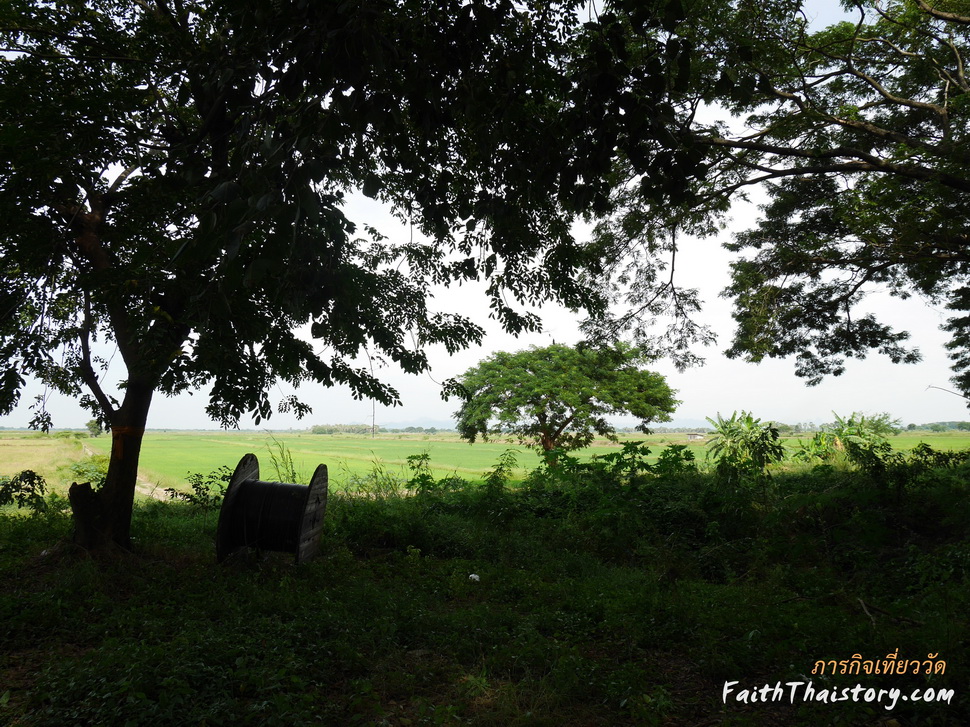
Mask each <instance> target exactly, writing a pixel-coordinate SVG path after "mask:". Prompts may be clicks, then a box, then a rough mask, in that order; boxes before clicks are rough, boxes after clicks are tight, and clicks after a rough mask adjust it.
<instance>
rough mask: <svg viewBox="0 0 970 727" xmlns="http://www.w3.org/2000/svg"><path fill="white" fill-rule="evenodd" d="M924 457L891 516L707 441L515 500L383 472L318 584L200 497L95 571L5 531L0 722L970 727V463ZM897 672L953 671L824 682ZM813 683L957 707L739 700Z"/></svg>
mask: <svg viewBox="0 0 970 727" xmlns="http://www.w3.org/2000/svg"><path fill="white" fill-rule="evenodd" d="M650 454H656V455H657V456H656V457H652V456H651V457H648V455H650ZM924 454H926V453H924ZM908 460H909V461H908V463H907V464H906V466H905V467H904V468H903V469H902V470H900V472H901V473H902V474H901V476H902V479H903V487H902V489H901V490H900V491H899V492H898V493H897V492H896V491H891V490H887V489H886V488H885V487H884V483H883V482H882V481H881V480H880V479H879V477H878V474H877V473H874V472H870V471H867V470H864V469H859V468H855V467H847V468H842V469H840V468H837V467H833V466H831V465H822V466H817V467H814V468H808V467H804V466H803V467H802V468H801V469H800V470H797V471H778V472H776V473H775V476H774V477H773V478H772V479H771V480H770V483H769V484H768V486H767V487H764V486H763V485H764V483H763V482H761V481H760V480H759V479H758V478H757V477H752V478H742V479H741V480H738V479H737V478H731V479H728V478H724V477H721V476H720V475H719V474H718V473H717V472H714V473H711V474H705V473H703V472H702V471H699V469H698V463H697V462H696V461H695V460H694V458H693V457H692V450H691V449H689V448H687V447H686V446H675V447H669V448H666V449H664V450H663V451H661V452H653V453H650V452H648V450H647V448H646V447H644V446H643V445H640V444H636V443H631V442H628V443H626V444H625V445H624V446H623V447H621V448H618V449H616V450H613V451H611V452H609V453H608V454H605V455H602V456H599V457H596V458H595V459H591V460H588V461H585V462H584V461H580V460H578V459H576V458H575V457H572V456H570V455H567V454H563V455H561V457H560V460H559V462H558V463H557V466H555V467H552V468H550V467H547V466H540V467H539V468H537V469H535V470H533V471H532V472H531V473H530V474H529V476H528V477H527V478H526V480H525V482H524V483H522V484H521V485H516V484H515V483H514V482H513V480H512V476H511V472H512V471H513V468H514V462H513V461H512V459H511V457H510V456H508V455H506V456H504V457H502V458H500V459H499V460H498V461H497V462H495V463H494V466H493V467H492V468H491V471H490V472H489V473H488V475H487V476H486V477H485V478H483V480H482V481H480V482H468V481H461V480H459V479H456V478H454V477H450V478H449V477H444V478H439V477H436V476H434V475H432V474H431V473H430V471H429V469H428V467H427V464H428V461H427V458H426V456H425V455H420V454H419V455H414V457H413V459H412V460H411V464H412V465H413V466H412V468H411V480H410V481H409V482H405V483H403V484H404V487H403V488H398V487H396V484H395V482H396V481H395V480H394V479H393V478H391V479H390V480H389V479H388V478H387V477H386V473H384V472H382V471H381V470H380V468H376V469H374V470H373V471H372V472H371V473H369V474H367V475H363V476H360V477H357V478H356V479H355V481H354V488H353V490H352V491H347V492H344V493H339V492H338V493H334V494H333V495H332V497H331V502H330V507H329V512H328V515H327V519H326V529H325V532H324V534H323V544H322V545H323V548H322V555H321V556H320V557H319V558H317V559H316V560H314V561H311V562H309V563H307V564H305V565H303V566H299V567H297V566H294V565H293V564H292V559H291V557H290V556H288V555H285V554H259V553H250V554H248V556H245V557H243V556H240V557H237V558H236V559H234V561H232V562H231V563H230V564H229V565H228V566H225V567H223V566H217V565H216V564H215V562H214V545H213V539H214V530H215V518H214V517H213V516H212V511H211V506H212V503H211V501H209V500H206V499H204V498H200V499H196V500H192V499H187V501H185V502H154V501H146V502H143V503H141V504H139V505H138V506H137V507H136V508H135V510H134V516H133V523H132V524H133V527H132V535H133V543H134V549H133V552H131V553H126V552H117V553H114V554H102V555H100V556H98V557H96V558H92V557H90V556H89V555H88V554H86V553H84V552H83V551H81V550H79V549H77V548H76V546H73V545H71V544H70V543H68V542H67V540H66V537H67V535H68V533H69V531H70V518H69V516H68V514H67V513H66V512H65V510H64V507H63V506H64V502H63V500H61V499H58V498H56V497H55V498H53V499H49V507H48V508H47V509H46V510H45V511H44V512H41V513H39V514H37V515H34V516H30V517H2V518H0V620H2V623H3V624H4V626H5V628H4V629H3V630H2V631H0V685H2V691H0V721H3V722H4V723H10V724H16V725H25V726H26V725H30V726H31V727H45V726H48V725H49V726H51V727H54V726H55V725H56V727H65V726H71V725H77V726H81V725H91V724H130V725H146V726H147V725H152V727H156V726H158V727H166V726H168V725H172V726H175V725H185V724H202V723H205V724H209V725H220V724H221V725H246V724H252V725H274V724H279V725H320V724H335V725H336V724H341V725H342V724H359V725H381V724H391V725H418V724H424V725H451V724H455V725H481V726H483V727H485V726H489V725H497V724H502V725H522V726H525V725H557V726H558V725H565V726H567V727H571V726H572V727H580V726H585V725H603V726H604V727H605V726H606V725H630V726H631V727H632V726H633V725H637V726H639V725H663V724H684V725H697V724H704V723H711V721H712V720H716V721H718V723H721V724H725V725H728V724H730V725H736V726H737V727H741V726H743V725H748V726H750V727H756V726H757V725H765V724H827V725H844V726H846V727H854V726H856V725H871V724H875V722H876V720H878V719H880V718H885V719H895V720H896V721H897V723H898V724H901V725H917V724H918V725H921V726H923V727H933V726H942V725H959V724H966V722H967V720H968V719H970V694H968V693H967V692H966V689H965V685H966V680H965V679H964V678H963V674H964V671H963V665H964V664H966V663H967V660H968V659H970V646H968V645H970V624H968V622H967V620H966V617H965V615H966V613H967V611H968V608H970V588H968V579H970V548H968V545H967V543H968V542H970V491H968V485H967V482H968V479H970V469H968V468H970V463H968V462H967V461H965V457H954V458H945V457H944V458H942V459H940V460H939V461H937V462H930V460H929V459H926V458H924V461H923V463H922V464H919V465H918V464H917V463H916V461H915V459H914V458H912V457H910V458H908ZM960 460H964V461H960ZM903 470H905V471H903ZM220 482H221V477H220V476H219V474H218V473H214V476H212V477H209V478H206V477H200V478H199V480H198V485H199V488H198V490H197V492H196V493H195V494H196V495H206V496H208V495H212V494H218V489H219V483H220ZM753 483H757V484H758V486H757V487H756V488H755V487H751V486H749V485H751V484H753ZM405 491H408V492H416V493H417V494H414V495H412V496H404V492H405ZM58 540H60V542H59V543H57V541H58ZM893 653H896V654H898V656H899V659H901V660H902V659H906V660H908V659H917V660H925V659H926V658H927V656H926V655H927V654H935V655H937V657H938V659H939V660H943V661H945V662H946V664H947V667H946V671H945V673H944V674H942V675H932V676H930V677H926V676H924V675H919V676H913V675H906V676H896V675H893V676H886V675H883V676H866V675H862V676H850V675H844V676H840V675H836V676H834V677H828V676H825V677H822V676H819V675H815V676H812V671H813V669H814V668H815V663H816V661H818V660H836V661H839V660H849V659H850V658H851V657H852V655H853V654H859V655H860V656H861V657H862V658H863V659H868V660H876V659H884V658H885V655H887V654H893ZM808 679H811V680H813V682H814V683H815V685H816V687H822V686H823V685H824V686H825V687H836V688H841V687H846V686H849V687H851V686H853V685H855V684H856V683H862V684H865V685H867V686H872V687H876V688H887V689H888V688H891V687H898V688H903V689H905V690H907V691H906V692H905V693H909V690H911V689H916V688H926V687H932V688H934V689H953V690H954V696H953V699H952V701H951V702H950V703H948V704H947V703H944V704H927V703H915V702H902V701H900V702H899V703H898V704H897V705H896V706H895V708H894V709H893V710H891V711H889V710H887V709H885V708H884V707H885V705H867V704H865V703H864V702H860V703H852V702H851V701H849V702H842V703H840V704H837V705H833V704H801V703H795V704H794V705H792V704H790V703H788V702H787V701H785V702H778V703H768V704H754V705H747V706H745V705H737V704H730V703H729V704H727V705H725V704H722V702H721V693H722V689H723V686H724V683H725V682H726V681H728V680H740V682H741V684H742V685H751V686H760V685H762V684H765V683H770V684H774V683H775V682H776V681H781V682H782V683H785V682H787V681H806V680H808Z"/></svg>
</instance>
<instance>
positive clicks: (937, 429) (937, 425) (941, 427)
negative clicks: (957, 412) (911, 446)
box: [930, 422, 948, 434]
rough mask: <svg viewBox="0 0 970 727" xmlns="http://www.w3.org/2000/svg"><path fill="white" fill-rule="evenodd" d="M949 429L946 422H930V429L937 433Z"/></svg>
mask: <svg viewBox="0 0 970 727" xmlns="http://www.w3.org/2000/svg"><path fill="white" fill-rule="evenodd" d="M947 429H948V427H947V426H946V425H945V424H940V423H939V422H934V423H933V424H930V431H931V432H935V433H936V434H941V433H943V432H945V431H946V430H947Z"/></svg>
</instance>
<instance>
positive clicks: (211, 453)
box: [85, 432, 703, 489]
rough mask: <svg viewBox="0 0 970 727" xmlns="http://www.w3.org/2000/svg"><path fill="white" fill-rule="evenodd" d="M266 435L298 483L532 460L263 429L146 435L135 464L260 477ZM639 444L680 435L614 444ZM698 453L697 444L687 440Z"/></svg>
mask: <svg viewBox="0 0 970 727" xmlns="http://www.w3.org/2000/svg"><path fill="white" fill-rule="evenodd" d="M274 440H276V441H279V442H282V443H283V444H285V445H286V447H287V448H288V449H289V450H290V452H292V454H293V458H294V461H295V463H296V466H297V469H298V470H302V473H303V474H304V482H306V481H309V477H310V475H311V474H312V473H313V470H314V468H315V467H316V466H317V465H318V464H326V465H327V466H328V468H329V470H330V478H331V481H332V482H334V483H335V485H336V486H337V487H340V486H342V485H343V484H344V483H346V481H347V480H348V479H349V478H350V477H353V476H358V477H359V476H361V475H364V474H366V473H368V472H370V471H371V469H372V468H373V466H374V464H375V463H378V462H379V463H382V464H383V466H384V467H385V468H386V469H388V470H389V471H391V472H394V473H398V474H401V475H402V476H407V475H408V474H409V471H408V468H407V457H408V456H410V455H414V454H420V453H422V452H425V451H427V452H428V454H429V455H430V464H431V471H432V473H433V474H434V475H435V476H437V477H444V476H448V475H452V474H456V475H458V476H459V477H462V478H465V479H472V480H474V479H480V478H481V477H482V474H483V473H484V472H486V471H488V470H489V469H491V468H492V466H494V464H495V462H496V461H497V460H498V458H499V457H500V456H501V455H502V453H503V452H504V451H506V450H508V449H512V450H515V451H516V452H517V457H518V465H519V466H518V468H517V470H516V473H517V475H518V476H519V477H521V476H523V475H524V474H525V473H526V472H528V471H529V470H531V469H532V468H533V467H535V466H536V464H538V461H539V460H538V456H537V455H536V453H535V451H534V450H532V449H529V448H528V447H524V446H521V445H517V444H514V443H511V442H476V443H475V444H469V443H467V442H465V441H462V440H460V439H459V438H458V437H457V435H454V434H435V435H392V434H385V435H379V436H378V437H377V438H374V439H372V438H370V437H361V436H355V435H314V434H291V433H272V434H270V433H264V432H148V433H146V435H145V439H144V442H143V444H142V453H141V462H140V466H139V469H140V471H141V472H142V474H143V475H144V476H145V477H147V478H148V479H149V480H151V481H152V482H157V483H159V484H161V486H162V487H176V488H180V489H181V488H184V486H185V476H186V474H187V473H191V472H211V471H212V470H215V469H217V468H218V467H220V466H223V465H228V466H229V467H235V465H236V463H237V462H238V461H239V459H240V457H242V455H243V454H245V453H247V452H252V453H254V454H255V455H256V456H257V458H258V459H259V461H260V467H261V470H260V472H261V476H262V477H265V478H266V479H273V478H274V472H273V470H272V467H271V464H270V458H269V448H270V447H271V446H272V445H273V442H274ZM634 440H643V441H647V442H648V443H649V444H650V446H652V447H655V448H656V449H657V451H658V452H659V450H660V449H661V448H662V447H663V446H664V445H665V444H666V443H668V442H672V441H684V442H686V437H685V436H683V435H680V436H678V435H662V436H652V437H644V436H642V435H641V436H638V437H637V436H632V435H626V436H624V437H623V438H622V440H621V441H634ZM85 443H86V444H87V445H88V446H90V447H91V448H93V449H96V450H97V451H100V452H102V453H107V452H108V450H109V448H110V439H109V438H108V437H106V436H101V437H98V438H96V439H90V440H85ZM617 448H618V445H613V444H612V443H610V442H607V441H605V440H603V441H600V442H597V443H596V444H595V445H594V446H593V447H590V448H589V449H588V450H585V451H583V452H581V453H580V457H581V458H585V459H588V458H589V457H591V456H592V455H593V454H596V453H603V452H604V451H605V450H608V449H617ZM692 448H693V449H696V451H697V452H698V456H699V457H703V447H702V446H698V445H695V446H694V447H692Z"/></svg>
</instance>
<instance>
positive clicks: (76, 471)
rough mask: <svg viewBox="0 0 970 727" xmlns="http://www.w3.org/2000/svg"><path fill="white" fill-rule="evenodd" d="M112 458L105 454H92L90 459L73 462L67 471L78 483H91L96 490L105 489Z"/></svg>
mask: <svg viewBox="0 0 970 727" xmlns="http://www.w3.org/2000/svg"><path fill="white" fill-rule="evenodd" d="M109 466H110V457H108V455H105V454H92V455H90V456H88V457H85V458H83V459H80V460H78V461H77V462H72V463H71V464H69V465H68V467H67V469H68V471H69V472H70V473H71V477H73V478H74V480H75V481H76V482H90V483H91V486H92V487H93V488H94V489H96V490H97V489H100V488H102V487H104V482H105V480H106V479H107V476H108V467H109Z"/></svg>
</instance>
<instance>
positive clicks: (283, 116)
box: [0, 0, 609, 545]
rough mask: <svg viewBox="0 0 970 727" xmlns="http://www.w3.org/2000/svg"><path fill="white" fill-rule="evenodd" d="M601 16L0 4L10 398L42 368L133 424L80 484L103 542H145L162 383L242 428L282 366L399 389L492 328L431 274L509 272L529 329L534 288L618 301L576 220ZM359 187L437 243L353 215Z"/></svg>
mask: <svg viewBox="0 0 970 727" xmlns="http://www.w3.org/2000/svg"><path fill="white" fill-rule="evenodd" d="M580 32H586V31H580V29H579V24H578V22H577V19H576V14H575V12H574V4H573V3H568V2H567V3H564V4H562V5H551V4H548V3H540V4H536V5H535V6H534V7H533V6H532V5H531V4H518V3H512V2H509V1H507V0H475V2H472V3H465V2H461V1H460V0H446V1H445V2H441V1H440V0H434V2H431V1H429V0H381V1H377V2H369V1H366V2H360V3H302V2H282V3H280V2H276V1H274V2H268V1H266V0H253V1H247V2H230V1H228V0H198V1H195V2H187V1H185V0H145V1H144V2H141V1H139V2H136V3H128V2H119V1H118V0H84V1H81V0H70V1H68V0H63V1H60V0H56V1H55V2H39V1H38V0H13V2H9V3H5V4H4V6H3V9H2V10H0V37H2V39H3V42H2V49H3V51H4V52H3V55H2V57H0V188H2V195H0V211H2V213H3V218H4V220H5V224H4V225H3V227H2V230H0V275H2V283H3V284H2V285H0V353H2V355H3V358H4V359H5V360H6V361H7V362H8V363H7V366H6V367H5V369H4V371H3V375H2V377H0V411H3V412H9V411H10V410H11V408H12V407H13V406H14V405H16V403H17V401H18V399H19V396H20V391H21V388H22V386H23V383H24V380H25V377H26V376H33V377H36V378H39V379H40V380H41V381H43V382H45V383H46V384H47V385H49V386H51V387H53V388H54V389H57V390H60V391H62V392H64V393H67V394H69V395H72V396H76V397H78V398H79V399H80V401H81V402H82V404H84V405H85V406H86V407H88V408H89V409H90V410H91V411H92V412H93V413H94V414H95V415H96V416H97V417H98V418H99V419H100V420H101V421H103V422H104V423H105V425H106V426H108V427H109V428H110V429H111V431H112V436H113V455H112V459H111V469H110V470H109V473H108V478H107V482H106V484H105V485H104V487H103V488H102V489H101V490H100V491H99V492H90V491H88V492H87V493H85V492H84V491H83V490H81V489H77V490H76V491H75V492H74V494H73V495H72V503H73V505H74V508H75V516H76V520H77V521H79V522H81V521H83V522H87V523H88V524H89V525H90V528H88V535H87V536H86V537H85V538H82V539H85V540H86V541H87V542H89V543H92V544H93V543H95V542H96V541H98V540H99V539H100V540H104V539H105V538H107V539H113V540H115V541H116V542H118V543H121V544H123V545H124V544H126V543H127V538H128V535H127V533H128V523H129V521H130V509H131V499H132V497H133V492H134V484H135V476H136V471H137V460H138V452H139V447H140V442H141V437H142V433H143V430H144V426H145V422H146V420H147V416H148V411H149V408H150V405H151V400H152V397H153V395H154V394H155V393H156V392H161V393H163V394H175V393H178V392H182V391H186V390H197V389H199V388H201V387H203V386H205V385H207V384H209V385H211V395H210V401H209V405H208V413H209V415H210V416H211V417H213V418H214V419H215V420H217V421H218V422H220V423H221V424H223V425H224V426H232V425H234V424H236V423H237V422H238V420H239V418H240V417H241V416H244V415H246V414H250V415H252V416H254V417H255V420H256V422H257V423H259V421H260V420H261V419H265V418H267V417H268V416H270V415H271V413H272V411H273V404H272V402H271V400H270V392H271V391H272V389H273V387H274V385H275V384H276V382H278V381H286V382H289V383H291V384H294V385H299V384H301V383H307V382H309V383H312V384H318V385H324V386H330V385H335V384H342V385H346V386H349V387H350V389H351V390H352V391H353V392H354V394H355V395H356V396H360V397H373V398H376V399H378V400H380V401H382V402H386V403H395V402H397V400H398V396H397V392H395V391H394V390H393V389H391V388H390V387H388V386H387V385H385V384H384V383H382V382H381V381H380V380H379V379H377V378H375V377H374V376H373V375H372V374H371V372H370V371H369V370H368V369H367V368H365V367H362V366H360V365H359V364H357V363H356V362H355V357H356V356H358V355H363V354H364V353H367V354H369V355H372V356H373V357H376V358H386V359H389V360H390V361H392V362H394V363H396V364H397V365H399V366H400V367H402V368H403V369H404V370H406V371H410V372H420V371H423V370H425V369H426V368H427V365H428V361H427V356H426V347H427V346H428V345H430V344H436V343H437V344H443V345H444V346H445V347H447V349H448V350H451V351H454V350H456V349H458V348H460V347H462V346H464V345H467V344H469V343H472V342H477V341H478V340H480V338H481V335H482V329H481V328H480V327H479V325H478V324H477V323H476V322H474V321H472V320H469V319H467V318H463V317H460V316H457V315H454V314H452V313H449V312H447V311H442V310H436V309H435V308H434V307H433V305H432V304H431V302H429V300H430V298H431V288H432V286H433V285H438V284H447V283H460V282H464V281H469V280H484V281H487V283H488V296H489V302H490V311H491V314H492V315H493V316H495V317H497V318H498V319H499V320H500V321H501V322H502V323H503V325H504V326H505V328H506V329H507V330H510V331H516V332H518V331H527V330H533V329H535V328H536V327H537V326H538V323H539V321H538V318H537V317H536V315H535V314H534V313H533V312H532V311H531V310H530V308H531V307H532V306H534V305H535V304H536V303H538V302H540V301H546V300H558V301H560V302H562V303H563V304H565V305H567V306H569V307H573V308H578V307H583V306H585V307H588V308H592V309H595V308H596V307H597V306H598V305H599V304H600V300H599V295H598V292H597V290H596V287H595V286H591V285H589V284H588V283H586V282H585V281H584V280H583V279H581V277H580V273H581V272H582V271H584V270H593V271H594V272H595V270H596V267H597V266H596V261H597V259H598V258H597V256H596V255H595V254H594V252H595V251H594V250H591V249H589V248H588V246H585V245H582V244H578V243H576V242H575V241H574V240H573V239H572V237H571V236H570V234H569V225H570V220H571V216H572V214H573V213H575V212H578V211H581V210H584V209H587V208H589V206H590V205H594V204H598V205H600V206H602V204H603V203H604V202H605V199H606V197H605V191H604V190H605V186H604V185H603V184H600V185H599V186H598V187H597V186H595V185H594V184H593V181H594V180H595V179H596V177H597V174H598V169H599V167H604V163H603V162H602V161H596V160H594V159H593V157H592V156H591V154H590V153H589V151H588V150H586V149H585V148H584V147H583V146H582V144H581V143H580V141H581V140H579V141H578V140H577V137H576V135H575V134H573V133H572V132H571V131H570V125H572V126H575V125H576V124H578V123H580V122H581V119H580V120H577V114H578V115H579V116H580V117H583V118H585V116H584V115H586V114H587V110H586V107H585V106H584V105H582V104H577V103H576V99H575V92H576V89H579V90H582V88H584V87H585V85H588V79H587V76H588V74H587V75H583V72H582V70H581V69H580V70H577V71H576V72H575V73H574V74H573V76H574V79H573V80H572V81H569V80H568V79H567V80H566V81H564V69H565V68H566V67H567V65H568V61H567V59H566V56H565V53H566V49H567V47H571V44H572V43H573V41H574V40H575V38H576V36H577V34H579V33H580ZM584 79H587V80H584ZM583 138H587V137H583ZM597 165H599V166H597ZM608 166H609V164H608V158H607V160H606V163H605V168H608ZM584 174H585V175H586V177H587V178H588V179H587V180H586V181H585V182H583V181H581V180H583V175H584ZM564 175H565V177H566V179H565V180H564V179H563V177H564ZM355 190H360V191H363V193H364V194H365V195H369V196H371V197H376V198H378V199H380V200H382V201H384V202H386V203H388V204H389V205H391V206H392V208H393V209H394V211H395V212H396V214H397V215H398V216H399V217H400V218H401V219H403V220H406V221H408V222H410V223H412V224H413V225H414V228H415V229H416V231H417V233H418V235H417V237H416V239H414V240H412V241H410V242H407V243H402V242H400V241H397V242H392V241H389V240H386V239H384V238H383V237H382V236H381V234H380V232H379V231H378V230H374V229H372V228H371V227H370V226H368V225H367V224H362V223H361V221H359V220H358V221H354V220H350V219H348V218H347V217H346V216H345V214H344V212H343V204H344V201H345V197H346V195H347V194H348V193H349V192H353V191H355ZM96 341H107V342H108V343H109V344H114V345H116V346H117V351H118V353H119V354H120V359H121V362H122V364H123V365H124V367H125V368H126V374H125V376H124V378H123V380H122V381H121V382H119V383H118V385H117V386H114V387H113V386H111V384H110V382H106V381H105V380H104V377H105V371H106V367H107V363H106V362H105V361H103V360H100V359H98V357H97V355H96V354H97V348H95V347H94V343H95V342H96ZM279 406H280V408H281V409H283V410H291V411H295V412H296V413H297V414H304V413H306V411H307V410H308V408H307V406H306V405H305V404H304V403H302V402H301V401H300V400H299V399H298V398H297V397H295V396H292V397H287V398H285V399H284V400H283V401H282V402H280V404H279ZM50 423H51V419H50V415H49V413H48V412H46V411H45V410H44V409H43V407H40V408H38V409H37V411H36V414H35V418H34V424H35V425H37V426H42V427H46V426H49V425H50ZM84 513H86V514H84Z"/></svg>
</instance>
